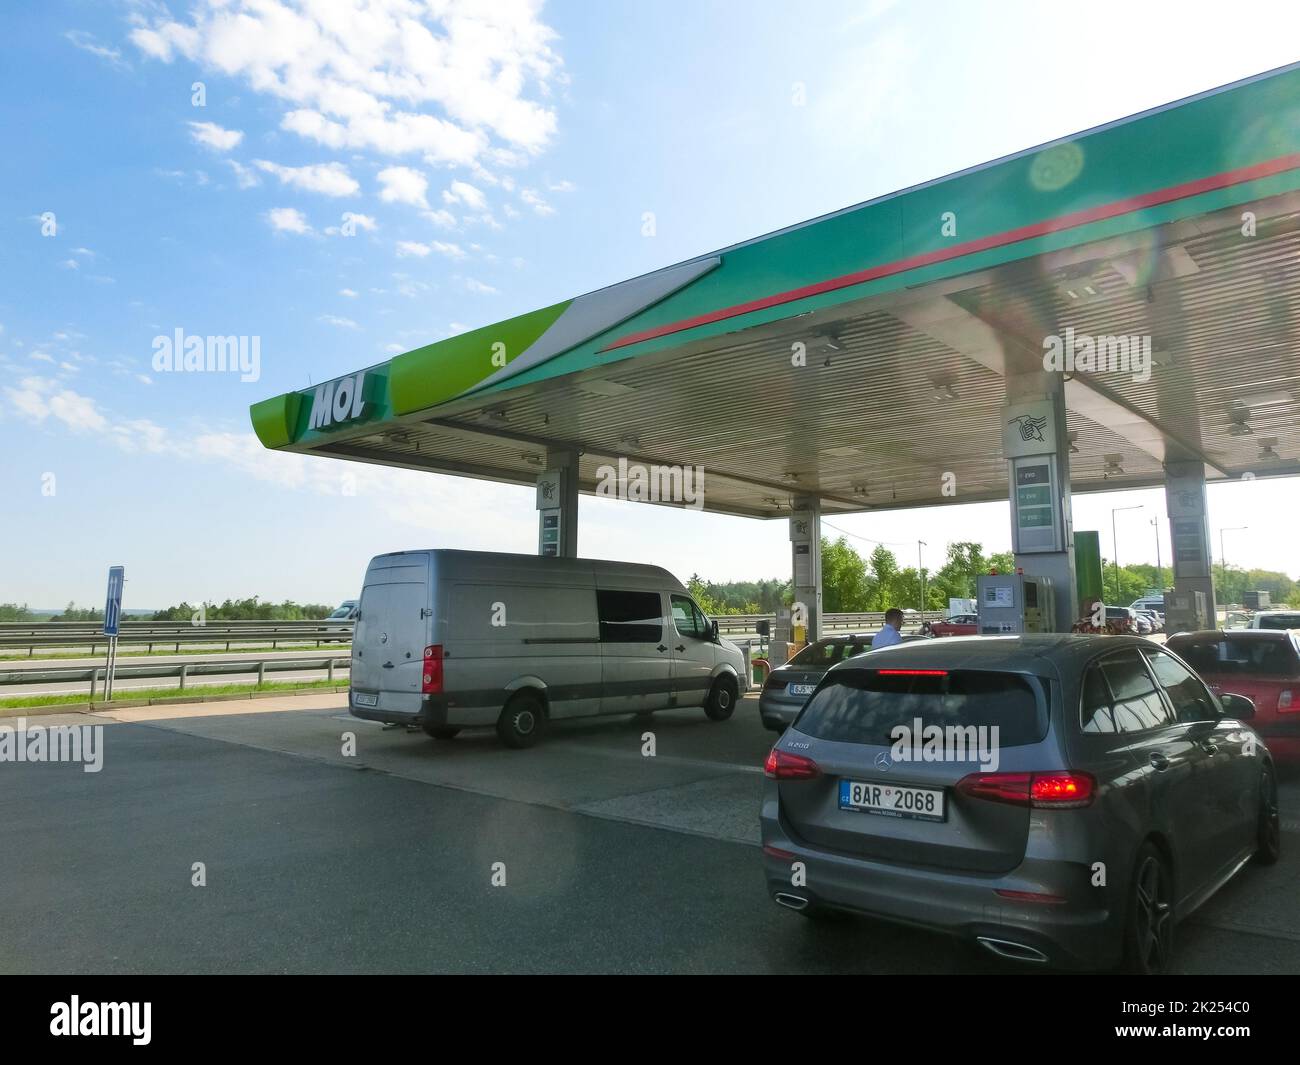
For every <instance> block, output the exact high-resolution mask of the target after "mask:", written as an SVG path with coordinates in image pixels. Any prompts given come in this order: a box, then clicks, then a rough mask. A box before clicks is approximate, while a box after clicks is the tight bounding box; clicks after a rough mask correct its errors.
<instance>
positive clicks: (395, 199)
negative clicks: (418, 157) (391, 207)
mask: <svg viewBox="0 0 1300 1065" xmlns="http://www.w3.org/2000/svg"><path fill="white" fill-rule="evenodd" d="M376 176H377V177H378V178H379V183H380V184H381V185H383V186H384V187H383V189H382V190H381V191H380V193H379V198H380V199H381V200H383V201H384V202H385V203H409V204H410V205H411V206H412V207H428V206H429V201H428V200H427V199H425V193H427V192H428V191H429V181H428V178H426V177H425V176H424V175H423V174H421V173H420V172H419V171H418V170H412V169H411V168H410V167H409V166H390V167H387V168H385V169H383V170H381V171H379V173H378V174H377V175H376Z"/></svg>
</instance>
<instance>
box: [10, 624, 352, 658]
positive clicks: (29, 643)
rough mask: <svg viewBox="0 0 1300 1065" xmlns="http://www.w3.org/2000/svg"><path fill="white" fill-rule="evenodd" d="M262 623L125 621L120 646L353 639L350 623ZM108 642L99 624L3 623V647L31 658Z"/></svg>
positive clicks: (177, 646) (276, 643)
mask: <svg viewBox="0 0 1300 1065" xmlns="http://www.w3.org/2000/svg"><path fill="white" fill-rule="evenodd" d="M259 624H260V627H256V628H255V627H253V626H251V625H245V624H240V623H233V624H232V623H228V622H222V623H221V624H219V625H191V624H189V623H188V622H183V623H179V624H177V625H175V626H174V627H172V628H162V627H160V626H159V625H149V626H140V627H137V626H133V625H126V624H124V625H123V626H122V627H121V632H120V635H119V636H118V646H136V647H140V646H143V647H145V648H147V650H149V651H153V649H154V647H155V646H159V647H167V646H172V647H173V648H174V649H175V650H176V651H177V652H179V651H180V649H181V645H182V644H209V645H219V644H225V646H226V650H227V651H229V650H230V647H231V645H232V644H236V643H245V644H247V643H258V644H270V646H271V647H272V648H275V647H278V646H279V645H280V644H282V643H299V644H300V643H314V644H315V645H316V646H317V647H320V646H321V644H325V643H350V642H351V641H352V626H351V625H350V624H348V625H345V626H341V625H338V624H333V625H329V626H324V625H321V624H320V623H319V622H316V623H313V624H312V625H310V626H307V625H297V626H294V627H286V626H283V625H274V626H267V625H265V623H259ZM107 643H108V637H107V636H105V635H104V634H103V633H102V632H101V631H100V629H99V627H98V626H94V627H82V628H81V630H80V631H77V630H75V629H74V630H69V629H64V628H59V629H57V630H53V631H51V629H50V628H48V627H42V626H35V627H33V626H24V627H23V628H22V629H21V631H18V632H14V631H11V630H8V629H6V627H5V626H3V625H0V650H4V649H7V648H19V649H21V648H26V650H27V656H28V657H29V658H31V657H34V656H35V652H36V648H38V647H40V648H54V647H89V648H90V654H92V655H93V654H94V653H95V649H96V648H97V647H103V646H106V645H107Z"/></svg>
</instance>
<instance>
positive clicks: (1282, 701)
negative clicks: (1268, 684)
mask: <svg viewBox="0 0 1300 1065" xmlns="http://www.w3.org/2000/svg"><path fill="white" fill-rule="evenodd" d="M1292 699H1293V694H1292V689H1290V688H1283V689H1282V691H1281V693H1279V695H1278V697H1277V712H1278V713H1279V714H1294V713H1295V712H1296V711H1297V710H1300V703H1295V702H1293V701H1292Z"/></svg>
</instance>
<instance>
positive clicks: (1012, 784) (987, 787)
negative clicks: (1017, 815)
mask: <svg viewBox="0 0 1300 1065" xmlns="http://www.w3.org/2000/svg"><path fill="white" fill-rule="evenodd" d="M1096 788H1097V782H1096V780H1095V779H1094V778H1093V776H1092V775H1091V774H1090V773H1071V772H1068V771H1065V770H1060V771H1055V770H1054V771H1052V772H1047V773H971V774H969V775H968V776H964V777H962V778H961V780H959V781H957V790H958V791H959V792H960V793H961V794H962V795H969V796H970V797H971V798H973V799H988V800H989V801H991V802H1006V803H1012V804H1013V805H1016V806H1038V807H1048V808H1050V809H1057V810H1069V809H1073V808H1075V807H1078V806H1087V805H1089V804H1090V803H1091V802H1092V796H1093V793H1094V792H1095V791H1096Z"/></svg>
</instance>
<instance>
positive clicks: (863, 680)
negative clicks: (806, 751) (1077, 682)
mask: <svg viewBox="0 0 1300 1065" xmlns="http://www.w3.org/2000/svg"><path fill="white" fill-rule="evenodd" d="M1047 710H1048V708H1047V685H1046V684H1045V683H1043V682H1042V681H1040V680H1039V679H1038V678H1037V677H1030V676H1026V675H1024V674H1020V673H997V672H984V671H980V670H954V671H952V672H943V673H940V674H938V675H935V674H929V673H921V672H906V671H897V672H895V671H885V670H874V669H872V670H867V669H845V670H837V671H835V672H833V673H831V674H830V676H829V677H828V678H827V682H826V683H825V684H824V685H823V686H822V687H820V688H819V689H817V691H816V692H815V693H814V694H813V697H812V698H811V699H810V700H809V701H808V705H807V706H805V707H804V708H803V712H802V713H801V714H800V715H799V718H798V720H796V722H795V728H796V729H798V730H799V731H800V732H802V733H804V734H805V735H808V736H813V737H815V738H816V739H821V740H836V741H838V742H841V743H867V744H873V745H877V746H889V745H890V744H892V743H893V742H894V740H895V739H896V738H897V737H895V736H893V735H891V733H893V731H894V730H895V729H896V728H897V727H898V726H900V725H904V726H906V727H907V728H908V729H909V730H913V731H915V729H916V721H917V720H918V719H919V720H920V722H921V726H920V727H921V728H922V729H928V728H929V727H930V726H931V725H937V726H939V727H940V728H942V729H944V730H945V737H950V734H949V733H948V732H947V730H948V729H949V728H950V727H951V726H957V727H960V728H962V729H965V728H966V727H967V726H971V725H973V726H976V727H984V728H990V729H991V728H992V727H993V726H995V725H996V726H997V728H998V733H997V742H998V744H999V745H1001V746H1004V747H1018V746H1023V745H1025V744H1028V743H1037V742H1038V741H1040V740H1041V739H1042V738H1043V737H1044V736H1046V735H1047ZM946 742H947V741H946Z"/></svg>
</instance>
